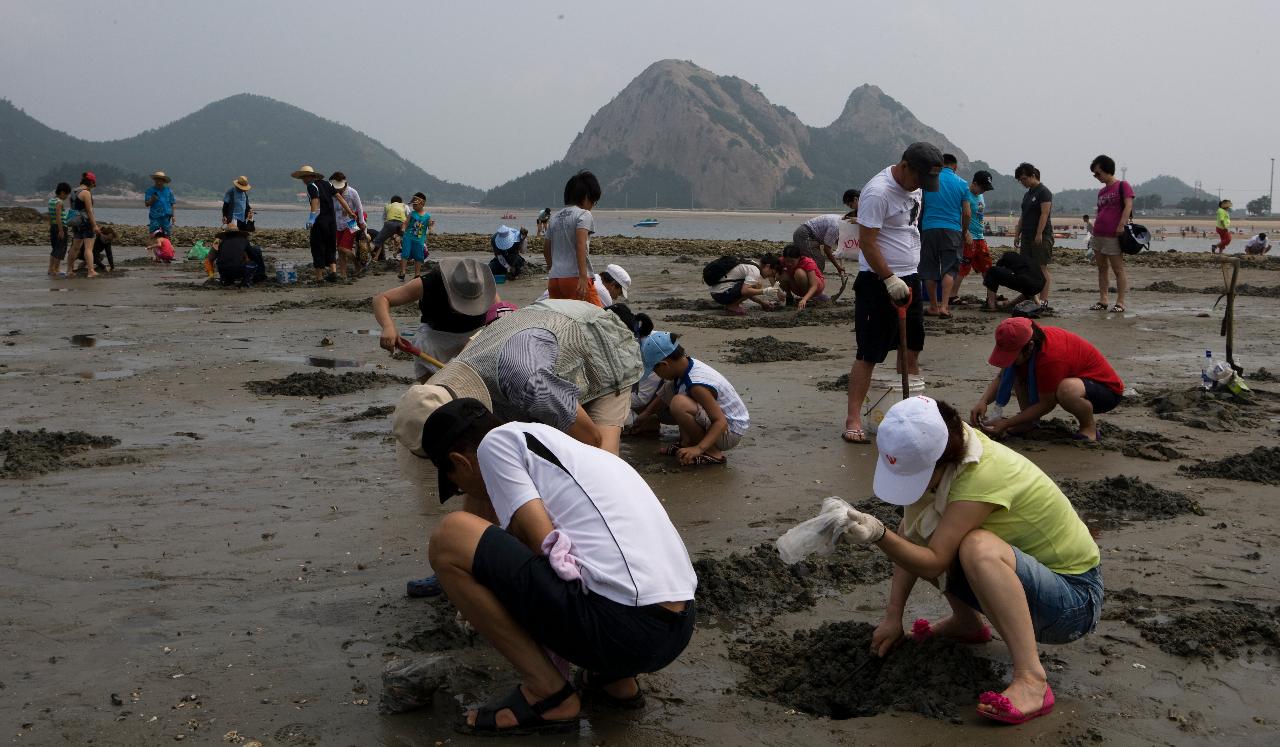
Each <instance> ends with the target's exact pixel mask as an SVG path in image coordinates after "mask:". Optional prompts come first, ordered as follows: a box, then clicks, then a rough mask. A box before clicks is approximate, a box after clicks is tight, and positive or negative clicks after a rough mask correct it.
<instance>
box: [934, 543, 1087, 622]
mask: <svg viewBox="0 0 1280 747" xmlns="http://www.w3.org/2000/svg"><path fill="white" fill-rule="evenodd" d="M1013 556H1014V559H1015V561H1016V562H1017V574H1018V580H1019V581H1021V582H1022V589H1023V591H1025V592H1026V594H1027V607H1028V608H1030V610H1031V627H1032V628H1033V629H1035V632H1036V640H1037V641H1039V642H1040V643H1070V642H1072V641H1074V640H1076V639H1077V638H1080V637H1081V636H1083V635H1085V634H1086V633H1090V632H1092V631H1093V629H1094V628H1096V627H1097V626H1098V618H1099V617H1100V616H1101V615H1102V567H1101V566H1094V567H1093V568H1091V569H1089V570H1087V571H1085V572H1084V573H1081V574H1079V575H1075V576H1073V575H1070V574H1066V573H1056V572H1054V571H1051V570H1049V569H1048V568H1047V567H1045V565H1044V564H1043V563H1041V562H1040V561H1038V560H1036V559H1035V558H1033V557H1031V556H1030V555H1027V554H1026V553H1024V552H1023V551H1021V550H1019V549H1018V548H1016V547H1014V548H1013ZM946 592H947V593H948V594H952V595H954V596H955V597H956V598H957V599H959V600H960V601H962V602H964V603H965V604H967V605H969V606H970V607H972V608H974V609H975V610H977V611H979V612H981V611H982V605H981V604H979V603H978V597H977V595H975V594H974V593H973V588H972V587H970V586H969V579H968V578H966V577H965V575H964V569H963V568H962V567H961V566H960V559H959V558H957V559H956V561H955V562H954V563H952V564H951V568H950V569H948V570H947V588H946Z"/></svg>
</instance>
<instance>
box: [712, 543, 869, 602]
mask: <svg viewBox="0 0 1280 747" xmlns="http://www.w3.org/2000/svg"><path fill="white" fill-rule="evenodd" d="M693 569H694V570H695V571H696V572H697V574H698V612H699V613H705V614H708V615H711V616H712V617H722V618H732V619H742V620H750V619H752V618H763V619H765V620H768V619H771V618H773V617H774V616H775V615H778V614H781V613H784V612H794V611H796V610H801V609H807V608H809V607H812V606H813V605H814V604H815V603H817V600H818V597H819V596H824V595H831V594H835V593H837V592H840V591H844V590H848V589H850V588H852V587H854V586H857V585H859V584H870V583H879V582H881V581H884V580H885V579H887V578H888V577H889V574H890V573H891V572H892V571H893V565H892V564H891V563H890V562H889V561H887V560H886V559H885V558H884V555H883V554H881V553H880V552H878V551H869V550H867V549H865V548H855V547H853V546H848V545H841V546H840V547H837V548H836V550H835V552H833V553H832V554H830V555H825V556H820V555H815V556H812V557H810V558H808V559H806V560H802V561H800V562H799V563H796V564H794V565H790V566H788V565H787V564H786V563H783V562H782V558H780V557H778V549H777V548H776V547H774V545H773V543H772V542H765V543H761V544H759V545H756V546H755V547H753V548H751V549H750V550H747V551H745V552H742V553H736V552H735V553H732V554H730V555H729V556H728V557H725V558H702V559H700V560H696V561H694V563H693Z"/></svg>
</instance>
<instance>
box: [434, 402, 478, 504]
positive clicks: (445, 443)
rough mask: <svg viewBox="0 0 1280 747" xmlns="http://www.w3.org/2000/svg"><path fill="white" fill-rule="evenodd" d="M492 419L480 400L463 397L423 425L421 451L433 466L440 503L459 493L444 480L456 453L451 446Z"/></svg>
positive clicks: (444, 406) (448, 403) (436, 413)
mask: <svg viewBox="0 0 1280 747" xmlns="http://www.w3.org/2000/svg"><path fill="white" fill-rule="evenodd" d="M492 418H493V415H492V414H491V413H490V412H489V410H488V408H486V407H485V406H484V404H483V403H482V402H481V401H480V400H478V399H472V398H470V397H464V398H463V399H455V400H452V401H450V402H446V403H445V404H443V405H441V406H439V407H437V408H436V410H435V412H433V413H431V415H430V416H429V417H428V418H427V419H426V421H425V422H424V423H423V424H422V451H423V452H424V453H426V455H427V458H428V459H430V460H431V463H432V464H434V465H435V466H436V474H437V479H438V480H439V488H440V502H441V503H444V502H445V501H447V500H449V499H450V498H452V497H453V496H455V495H457V494H458V493H460V492H462V491H461V490H459V489H458V486H457V485H454V484H453V480H450V479H449V478H448V476H447V473H448V472H449V470H451V469H453V465H452V463H451V462H450V461H449V452H451V451H456V449H455V448H453V447H454V444H455V443H457V441H458V439H459V438H461V437H462V436H463V435H464V434H465V433H467V432H468V431H470V430H471V428H472V427H473V426H475V425H477V424H478V423H481V422H483V421H486V420H491V419H492Z"/></svg>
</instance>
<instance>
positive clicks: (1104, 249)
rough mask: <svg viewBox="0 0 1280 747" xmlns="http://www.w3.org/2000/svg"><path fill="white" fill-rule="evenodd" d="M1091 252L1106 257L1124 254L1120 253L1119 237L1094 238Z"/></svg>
mask: <svg viewBox="0 0 1280 747" xmlns="http://www.w3.org/2000/svg"><path fill="white" fill-rule="evenodd" d="M1093 251H1094V253H1096V254H1103V255H1106V256H1108V257H1117V256H1119V255H1121V254H1124V252H1122V251H1120V237H1119V236H1094V237H1093Z"/></svg>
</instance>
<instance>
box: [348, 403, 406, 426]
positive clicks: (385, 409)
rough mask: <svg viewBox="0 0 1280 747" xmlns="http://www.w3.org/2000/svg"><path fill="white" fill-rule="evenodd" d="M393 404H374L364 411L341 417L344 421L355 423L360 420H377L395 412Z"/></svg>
mask: <svg viewBox="0 0 1280 747" xmlns="http://www.w3.org/2000/svg"><path fill="white" fill-rule="evenodd" d="M395 410H396V407H395V405H374V406H372V407H370V408H368V409H366V410H365V411H364V412H358V413H356V414H354V415H348V416H346V417H345V418H343V419H342V422H344V423H357V422H359V421H361V420H378V419H381V418H385V417H386V416H388V415H390V414H391V413H393V412H395Z"/></svg>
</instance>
